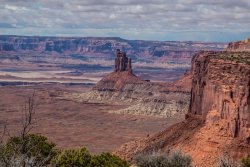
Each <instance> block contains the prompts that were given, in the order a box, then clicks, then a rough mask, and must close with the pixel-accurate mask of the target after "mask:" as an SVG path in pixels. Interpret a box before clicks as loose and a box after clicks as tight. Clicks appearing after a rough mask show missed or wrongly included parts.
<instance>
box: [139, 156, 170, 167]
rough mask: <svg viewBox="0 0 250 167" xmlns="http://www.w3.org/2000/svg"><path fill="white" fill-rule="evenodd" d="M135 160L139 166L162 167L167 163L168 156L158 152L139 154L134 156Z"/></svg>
mask: <svg viewBox="0 0 250 167" xmlns="http://www.w3.org/2000/svg"><path fill="white" fill-rule="evenodd" d="M135 162H136V165H137V166H139V167H164V166H166V165H168V158H167V155H165V154H160V153H152V154H141V155H138V156H136V157H135Z"/></svg>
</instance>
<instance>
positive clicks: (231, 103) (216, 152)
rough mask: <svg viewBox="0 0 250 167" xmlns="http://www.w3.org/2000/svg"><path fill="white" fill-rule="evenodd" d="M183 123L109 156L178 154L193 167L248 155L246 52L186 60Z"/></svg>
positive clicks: (249, 57) (249, 55) (249, 62)
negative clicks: (187, 84)
mask: <svg viewBox="0 0 250 167" xmlns="http://www.w3.org/2000/svg"><path fill="white" fill-rule="evenodd" d="M191 75H192V78H193V79H192V91H191V99H190V106H189V111H188V114H187V115H186V120H185V121H183V122H180V123H178V124H175V125H173V126H171V127H169V128H167V129H166V130H164V131H162V132H159V133H157V134H156V135H153V136H150V137H148V138H144V139H141V140H135V141H131V142H130V143H127V144H124V145H123V146H122V147H121V148H120V149H118V150H116V151H115V152H114V153H115V154H117V155H119V156H121V157H123V158H126V159H130V160H131V159H133V158H134V157H135V156H136V155H138V154H141V153H144V152H155V151H161V152H166V153H168V152H169V151H170V150H176V149H177V150H181V151H182V152H184V153H185V154H188V155H190V156H191V157H192V159H193V165H195V166H199V167H214V166H219V162H220V158H222V157H230V158H233V159H234V160H235V161H239V159H240V158H242V157H244V156H247V155H249V152H250V122H249V121H250V108H249V104H250V89H249V88H250V52H246V51H240V52H237V51H235V50H234V51H222V52H213V51H209V52H208V51H207V52H204V51H202V52H200V53H198V54H196V55H195V56H194V58H193V60H192V70H191Z"/></svg>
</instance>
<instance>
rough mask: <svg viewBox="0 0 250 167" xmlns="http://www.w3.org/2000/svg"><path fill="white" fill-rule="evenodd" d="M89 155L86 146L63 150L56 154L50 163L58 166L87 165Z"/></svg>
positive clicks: (75, 166) (77, 166) (73, 166)
mask: <svg viewBox="0 0 250 167" xmlns="http://www.w3.org/2000/svg"><path fill="white" fill-rule="evenodd" d="M90 160H91V155H90V153H89V151H88V150H87V149H86V148H81V149H75V150H73V149H71V150H64V151H62V152H61V153H60V154H58V155H57V156H56V157H55V158H54V159H53V160H52V164H53V165H54V166H58V167H85V166H87V165H89V163H90Z"/></svg>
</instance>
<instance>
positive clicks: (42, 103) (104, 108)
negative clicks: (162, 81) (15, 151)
mask: <svg viewBox="0 0 250 167" xmlns="http://www.w3.org/2000/svg"><path fill="white" fill-rule="evenodd" d="M90 89H91V86H83V85H78V86H77V85H76V86H72V85H71V86H67V85H64V84H37V85H33V86H3V87H0V92H1V96H0V126H1V128H3V126H4V125H5V124H7V128H8V131H9V132H10V134H11V135H14V134H17V133H18V130H19V129H20V125H21V115H22V114H21V109H22V106H23V104H24V101H25V98H27V97H28V96H30V95H32V93H33V92H34V91H35V103H36V114H35V116H34V122H35V124H34V128H33V129H32V132H33V133H39V134H42V135H45V136H47V137H48V138H49V139H50V140H51V141H53V142H55V143H56V144H57V146H58V147H59V148H76V147H81V146H86V147H87V148H88V149H89V150H90V151H91V152H95V153H97V152H103V151H113V150H114V149H116V148H118V147H120V146H121V145H122V144H123V143H125V142H128V141H131V140H133V139H138V138H141V137H146V136H148V135H152V134H154V133H156V132H159V131H161V130H163V129H165V128H166V127H167V126H170V125H172V124H173V123H175V122H179V121H181V120H182V119H183V116H182V115H181V116H179V115H178V116H176V117H174V118H170V119H163V118H156V117H145V116H134V115H121V114H112V113H108V111H109V110H117V109H121V108H124V107H127V106H121V105H119V106H118V105H107V104H100V103H79V102H76V101H72V100H67V99H58V98H57V97H58V96H60V95H61V94H63V93H64V92H67V93H69V92H70V93H74V92H86V91H89V90H90Z"/></svg>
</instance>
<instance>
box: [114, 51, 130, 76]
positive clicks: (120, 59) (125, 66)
mask: <svg viewBox="0 0 250 167" xmlns="http://www.w3.org/2000/svg"><path fill="white" fill-rule="evenodd" d="M118 71H120V72H121V71H129V72H130V73H132V62H131V58H130V57H129V58H128V57H127V56H126V52H121V51H120V49H117V50H116V58H115V72H118Z"/></svg>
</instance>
